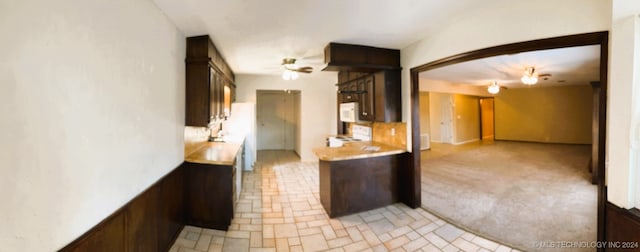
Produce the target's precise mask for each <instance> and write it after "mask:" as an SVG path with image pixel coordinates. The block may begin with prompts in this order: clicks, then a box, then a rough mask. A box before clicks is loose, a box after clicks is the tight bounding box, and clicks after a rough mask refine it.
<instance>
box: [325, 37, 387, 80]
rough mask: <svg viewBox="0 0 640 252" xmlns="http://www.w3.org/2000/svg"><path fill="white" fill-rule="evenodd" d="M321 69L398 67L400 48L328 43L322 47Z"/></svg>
mask: <svg viewBox="0 0 640 252" xmlns="http://www.w3.org/2000/svg"><path fill="white" fill-rule="evenodd" d="M324 63H325V64H327V67H325V68H324V69H322V70H323V71H349V72H368V73H372V72H377V71H380V70H397V69H400V50H396V49H386V48H378V47H372V46H363V45H350V44H340V43H329V45H327V46H326V47H325V48H324Z"/></svg>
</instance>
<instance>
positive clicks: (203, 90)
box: [185, 35, 235, 127]
mask: <svg viewBox="0 0 640 252" xmlns="http://www.w3.org/2000/svg"><path fill="white" fill-rule="evenodd" d="M234 78H235V77H234V75H233V72H232V71H231V68H229V66H228V65H227V63H226V62H225V61H224V59H223V58H222V56H220V54H219V53H218V51H217V49H216V48H215V46H214V45H213V42H211V39H209V36H206V35H205V36H197V37H189V38H187V59H186V111H185V112H186V117H185V123H186V125H187V126H203V127H204V126H207V125H208V124H209V122H211V121H212V120H214V119H219V118H223V117H224V116H227V115H228V114H227V113H230V110H231V102H232V101H233V99H234V97H235V94H233V92H235V84H234Z"/></svg>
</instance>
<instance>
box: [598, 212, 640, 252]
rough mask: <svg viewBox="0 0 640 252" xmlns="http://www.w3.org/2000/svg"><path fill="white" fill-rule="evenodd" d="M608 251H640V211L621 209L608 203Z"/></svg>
mask: <svg viewBox="0 0 640 252" xmlns="http://www.w3.org/2000/svg"><path fill="white" fill-rule="evenodd" d="M606 212H607V226H606V234H607V235H606V241H607V242H608V243H607V244H608V245H607V246H606V247H607V248H606V250H607V251H639V250H640V248H639V247H638V246H637V244H638V243H639V242H640V211H639V210H637V209H633V210H629V209H624V208H620V207H618V206H616V205H614V204H612V203H611V202H607V210H606Z"/></svg>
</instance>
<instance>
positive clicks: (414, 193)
mask: <svg viewBox="0 0 640 252" xmlns="http://www.w3.org/2000/svg"><path fill="white" fill-rule="evenodd" d="M608 35H609V34H608V32H606V31H605V32H596V33H586V34H578V35H570V36H564V37H556V38H549V39H541V40H534V41H527V42H520V43H514V44H507V45H501V46H495V47H491V48H485V49H480V50H476V51H472V52H466V53H461V54H458V55H453V56H450V57H447V58H443V59H440V60H436V61H432V62H429V63H426V64H424V65H420V66H417V67H413V68H411V70H410V76H411V118H412V120H411V128H412V129H413V130H412V137H411V139H412V141H411V142H412V147H411V148H412V151H411V153H410V154H409V155H410V157H409V158H410V160H411V161H410V162H409V163H410V167H409V171H408V172H407V174H408V176H407V178H406V181H408V182H409V183H407V185H406V190H407V191H408V193H407V194H408V195H406V196H405V197H404V198H405V199H406V200H405V201H403V202H405V203H406V204H407V205H409V206H411V207H419V206H421V204H422V202H421V201H422V197H421V195H422V191H421V186H422V183H421V157H420V135H419V134H418V133H419V129H420V112H419V103H420V94H419V93H420V89H419V74H420V73H421V72H424V71H428V70H431V69H436V68H439V67H443V66H447V65H452V64H456V63H461V62H467V61H470V60H475V59H480V58H486V57H491V56H497V55H509V54H517V53H521V52H528V51H536V50H544V49H556V48H567V47H575V46H585V45H599V46H600V51H599V54H600V66H599V75H600V78H599V79H600V80H601V82H602V83H601V93H599V94H598V96H597V98H598V100H599V102H598V103H597V106H598V109H599V111H600V116H599V117H598V118H597V119H596V118H595V117H594V120H596V121H597V125H594V127H593V128H592V130H593V134H594V139H598V142H597V146H596V148H597V151H595V152H596V153H594V154H595V156H597V161H595V163H594V166H595V167H594V169H593V172H594V173H595V174H594V176H595V177H596V180H597V183H596V184H597V195H598V196H597V208H598V209H597V240H598V241H604V240H605V202H606V201H607V197H606V188H605V180H604V176H603V174H604V160H603V159H601V158H604V156H605V144H604V141H605V140H606V139H605V136H606V134H605V133H606V131H605V128H606V114H605V113H606V99H607V95H606V94H607V91H606V90H607V82H606V80H607V74H608V73H607V65H608V64H607V63H608ZM425 186H428V185H427V184H425Z"/></svg>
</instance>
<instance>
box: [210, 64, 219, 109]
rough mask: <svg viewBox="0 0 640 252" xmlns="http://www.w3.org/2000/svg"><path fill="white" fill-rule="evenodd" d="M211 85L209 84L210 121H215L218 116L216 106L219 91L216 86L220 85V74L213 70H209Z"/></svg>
mask: <svg viewBox="0 0 640 252" xmlns="http://www.w3.org/2000/svg"><path fill="white" fill-rule="evenodd" d="M209 75H210V76H211V77H210V83H209V121H210V122H211V121H213V120H215V119H216V118H217V116H218V107H217V104H216V96H217V95H218V94H217V90H216V86H217V85H218V79H219V77H218V73H216V71H215V70H213V68H209Z"/></svg>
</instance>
